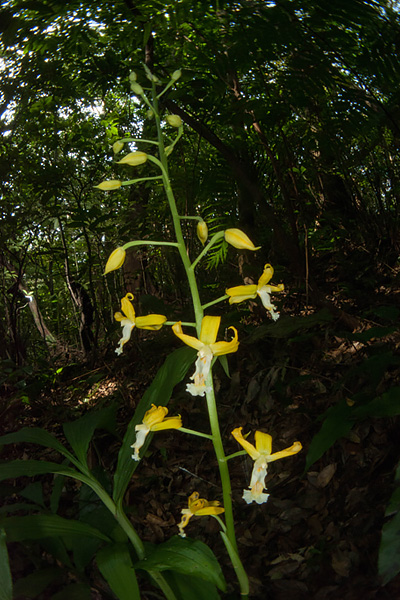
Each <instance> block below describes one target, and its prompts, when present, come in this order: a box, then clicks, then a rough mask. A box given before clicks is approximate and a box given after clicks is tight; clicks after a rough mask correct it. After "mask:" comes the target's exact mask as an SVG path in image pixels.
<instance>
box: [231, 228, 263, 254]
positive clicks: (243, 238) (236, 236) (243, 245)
mask: <svg viewBox="0 0 400 600" xmlns="http://www.w3.org/2000/svg"><path fill="white" fill-rule="evenodd" d="M224 235H225V240H226V241H227V242H228V244H230V245H231V246H233V247H234V248H238V249H239V250H253V251H255V250H259V249H260V248H261V246H257V247H256V246H255V245H254V244H253V242H252V241H251V240H250V239H249V238H248V237H247V235H246V234H245V233H243V231H241V230H240V229H226V230H225V234H224Z"/></svg>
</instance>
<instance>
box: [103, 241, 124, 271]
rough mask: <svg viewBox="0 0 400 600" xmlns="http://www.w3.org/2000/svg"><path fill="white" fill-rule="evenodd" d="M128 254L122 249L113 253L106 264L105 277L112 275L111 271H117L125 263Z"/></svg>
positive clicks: (117, 249)
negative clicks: (108, 274)
mask: <svg viewBox="0 0 400 600" xmlns="http://www.w3.org/2000/svg"><path fill="white" fill-rule="evenodd" d="M125 256H126V252H125V250H124V249H123V248H122V247H119V248H116V249H115V250H114V251H113V252H111V254H110V256H109V259H108V261H107V264H106V268H105V269H104V275H106V274H107V273H110V272H111V271H116V270H117V269H119V268H120V267H122V265H123V264H124V261H125Z"/></svg>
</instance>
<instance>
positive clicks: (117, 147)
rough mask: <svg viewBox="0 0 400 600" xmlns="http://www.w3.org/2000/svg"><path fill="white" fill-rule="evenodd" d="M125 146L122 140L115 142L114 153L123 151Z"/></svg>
mask: <svg viewBox="0 0 400 600" xmlns="http://www.w3.org/2000/svg"><path fill="white" fill-rule="evenodd" d="M123 147H124V142H121V141H118V142H114V143H113V145H112V149H113V152H114V154H118V152H121V150H122V148H123Z"/></svg>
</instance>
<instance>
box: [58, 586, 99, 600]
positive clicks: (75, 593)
mask: <svg viewBox="0 0 400 600" xmlns="http://www.w3.org/2000/svg"><path fill="white" fill-rule="evenodd" d="M71 598H73V599H74V600H91V598H93V596H92V590H91V589H90V586H89V585H87V584H86V583H71V584H70V585H67V586H66V587H64V588H63V589H62V590H61V592H57V594H54V595H53V596H52V597H51V600H71Z"/></svg>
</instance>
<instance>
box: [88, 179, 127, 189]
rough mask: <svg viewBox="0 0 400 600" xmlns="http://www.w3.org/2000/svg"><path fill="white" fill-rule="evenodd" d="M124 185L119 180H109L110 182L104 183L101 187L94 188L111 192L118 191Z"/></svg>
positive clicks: (100, 184)
mask: <svg viewBox="0 0 400 600" xmlns="http://www.w3.org/2000/svg"><path fill="white" fill-rule="evenodd" d="M121 185H122V181H119V179H109V180H108V181H102V182H101V183H99V185H95V186H94V187H95V188H97V189H98V190H103V192H109V191H111V190H117V189H118V188H120V187H121Z"/></svg>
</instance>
